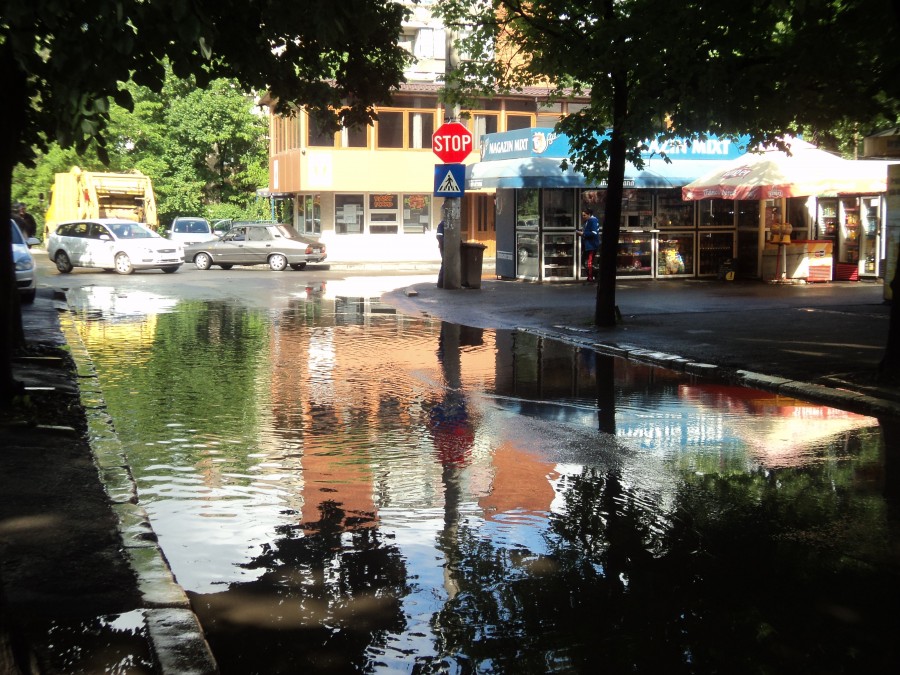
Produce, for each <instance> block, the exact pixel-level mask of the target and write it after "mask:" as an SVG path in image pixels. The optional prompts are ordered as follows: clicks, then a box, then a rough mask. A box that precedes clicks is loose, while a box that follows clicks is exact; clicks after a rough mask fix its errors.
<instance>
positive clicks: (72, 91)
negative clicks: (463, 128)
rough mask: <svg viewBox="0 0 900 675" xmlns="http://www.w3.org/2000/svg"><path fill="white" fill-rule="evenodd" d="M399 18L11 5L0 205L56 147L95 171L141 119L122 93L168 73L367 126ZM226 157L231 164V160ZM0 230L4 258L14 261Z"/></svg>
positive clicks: (152, 5)
mask: <svg viewBox="0 0 900 675" xmlns="http://www.w3.org/2000/svg"><path fill="white" fill-rule="evenodd" d="M404 12H405V10H404V8H403V7H402V6H401V5H399V4H397V3H394V2H390V0H342V1H341V2H320V1H318V0H4V3H3V11H2V13H0V88H2V91H3V92H4V96H5V100H6V101H8V102H12V103H11V104H8V105H7V106H6V108H5V113H6V122H5V124H4V125H3V128H2V130H0V204H7V205H8V204H9V203H10V195H11V180H12V172H13V167H14V166H16V165H17V164H19V163H25V164H31V163H33V161H34V158H35V156H36V153H38V152H41V151H44V150H46V149H47V147H48V144H49V143H50V142H52V141H58V142H59V143H60V144H61V146H62V147H66V148H67V147H74V148H75V150H76V151H78V152H79V153H81V152H82V151H84V150H85V149H86V148H88V147H89V146H91V145H92V144H93V145H94V146H95V147H96V149H97V153H98V156H99V158H100V159H101V160H103V161H107V159H108V158H109V156H110V154H111V153H110V150H111V148H109V147H108V144H107V143H106V138H105V135H104V132H105V130H106V128H107V127H108V125H109V122H110V116H111V105H112V103H113V102H115V103H117V104H118V105H120V106H121V107H122V108H124V109H125V110H128V111H133V110H134V108H135V101H134V98H133V96H132V94H131V91H130V90H129V89H128V88H127V87H124V86H123V83H127V82H133V83H134V84H136V85H139V86H143V87H147V88H148V89H150V90H151V91H154V92H159V91H162V89H163V86H164V83H165V72H166V71H165V66H164V62H165V61H167V62H168V63H170V64H171V67H172V70H173V72H174V73H175V74H176V75H177V76H178V77H180V78H183V79H187V78H188V77H193V78H195V80H196V84H197V86H198V87H200V88H203V87H205V86H206V85H207V84H209V83H210V82H211V81H213V80H215V79H217V78H233V79H234V80H236V81H237V82H239V83H240V85H241V87H242V88H243V89H244V90H246V91H248V92H253V91H267V92H268V93H269V94H270V95H271V96H272V98H273V100H274V101H275V108H276V111H277V112H279V113H290V112H291V111H292V110H294V109H295V107H296V106H307V107H308V108H310V109H311V110H312V111H314V112H320V113H322V116H324V117H326V118H327V119H328V120H329V121H330V123H331V124H332V125H333V126H335V127H336V126H337V125H338V124H339V122H340V121H346V122H347V123H348V124H350V123H359V122H366V121H369V120H371V119H372V117H373V115H374V108H373V106H374V104H377V103H382V102H385V101H388V100H389V99H390V94H391V91H392V89H393V88H394V87H396V86H397V84H398V83H399V82H400V81H401V80H402V79H403V67H404V65H405V63H406V60H407V54H406V52H405V51H404V50H403V49H402V48H401V47H400V46H399V45H398V44H397V43H398V37H399V34H400V29H401V20H402V17H403V15H404ZM222 149H223V150H225V151H226V152H225V154H224V155H223V158H227V157H228V154H229V153H232V152H236V151H237V150H236V149H235V148H222ZM9 250H10V241H9V232H8V228H0V251H9ZM14 289H15V283H14V276H13V269H12V256H11V254H7V253H3V255H2V256H0V316H2V321H0V323H2V325H3V330H2V331H0V360H2V362H0V399H2V400H4V401H5V400H8V399H9V398H10V394H11V392H12V390H13V382H12V369H11V363H10V353H11V350H12V347H13V345H14V344H15V343H16V341H17V336H20V334H21V315H20V312H19V308H18V297H17V295H16V294H15V292H14Z"/></svg>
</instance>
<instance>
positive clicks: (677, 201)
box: [656, 188, 694, 229]
mask: <svg viewBox="0 0 900 675" xmlns="http://www.w3.org/2000/svg"><path fill="white" fill-rule="evenodd" d="M656 226H657V227H662V228H680V229H685V228H689V229H693V227H694V202H686V201H683V200H682V199H681V188H675V189H673V190H660V191H659V193H658V195H657V198H656Z"/></svg>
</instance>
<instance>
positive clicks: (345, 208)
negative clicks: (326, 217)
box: [334, 195, 365, 234]
mask: <svg viewBox="0 0 900 675" xmlns="http://www.w3.org/2000/svg"><path fill="white" fill-rule="evenodd" d="M364 216H365V200H364V198H363V195H335V196H334V231H335V232H336V233H337V234H362V231H363V222H364Z"/></svg>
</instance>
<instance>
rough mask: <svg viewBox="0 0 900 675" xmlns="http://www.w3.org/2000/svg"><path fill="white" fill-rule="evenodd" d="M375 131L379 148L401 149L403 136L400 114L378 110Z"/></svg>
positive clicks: (401, 115) (401, 116) (401, 114)
mask: <svg viewBox="0 0 900 675" xmlns="http://www.w3.org/2000/svg"><path fill="white" fill-rule="evenodd" d="M376 129H377V131H378V147H379V148H402V147H403V136H404V135H403V113H402V112H392V111H387V110H379V111H378V122H377V125H376Z"/></svg>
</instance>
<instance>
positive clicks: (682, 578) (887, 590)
mask: <svg viewBox="0 0 900 675" xmlns="http://www.w3.org/2000/svg"><path fill="white" fill-rule="evenodd" d="M848 473H852V471H849V472H848ZM837 478H840V479H841V480H839V481H838V483H837V486H836V485H835V483H834V481H835V480H836V479H837ZM845 479H846V480H845ZM568 481H569V482H568V485H567V486H566V492H565V510H564V512H563V513H561V514H558V515H554V516H553V518H552V525H551V533H550V534H549V535H548V537H547V544H548V547H549V548H548V552H547V554H546V555H540V554H535V553H533V552H531V551H529V550H526V549H524V548H519V549H516V548H501V547H498V546H495V545H494V544H493V543H492V542H491V541H489V540H486V539H485V538H484V537H483V536H482V535H481V534H480V532H479V530H478V529H477V528H469V527H465V526H462V525H461V526H460V527H459V529H458V533H457V535H458V536H457V544H456V551H455V552H456V556H457V559H456V561H455V571H456V573H455V582H456V586H457V589H458V590H457V593H456V594H455V596H453V597H452V598H451V599H450V600H449V601H448V602H447V603H446V604H445V606H444V607H443V608H442V610H441V611H440V612H439V613H438V614H436V615H435V617H434V619H433V627H434V631H435V635H436V636H437V647H438V650H439V652H440V653H441V654H443V655H444V658H445V660H447V661H451V660H453V661H456V663H457V665H458V667H460V668H461V669H463V670H466V671H478V670H484V669H490V670H491V671H493V672H516V673H525V672H535V673H538V672H539V673H544V672H550V671H558V672H605V673H620V672H632V673H634V672H640V673H801V672H802V673H862V672H866V673H875V672H887V671H888V670H892V668H891V666H895V665H897V663H900V661H898V657H900V654H898V652H897V650H896V647H895V643H896V640H895V638H896V634H897V629H898V628H900V620H898V618H897V615H896V612H895V611H894V608H895V607H896V603H897V601H898V600H900V582H898V575H897V564H896V560H895V558H893V557H892V555H893V554H892V553H891V551H890V550H889V545H888V542H889V541H890V540H889V539H888V538H887V537H886V536H884V535H885V532H884V530H885V527H888V525H886V524H885V520H884V506H883V502H881V501H880V499H879V498H875V499H874V500H873V499H871V498H870V496H868V495H860V494H859V493H858V492H857V491H854V490H849V489H841V488H840V487H839V486H840V485H841V484H843V485H847V486H848V487H849V478H848V477H847V476H840V477H838V476H836V475H835V472H834V471H824V470H820V469H818V468H816V469H805V470H789V471H781V472H764V471H759V472H756V473H753V474H749V475H748V474H734V475H727V476H726V475H716V476H699V475H693V474H687V475H686V479H685V481H684V482H683V483H682V484H680V485H679V486H678V487H677V489H676V491H675V495H674V498H673V501H672V505H671V507H670V509H669V510H668V511H667V512H663V511H661V510H660V508H659V506H658V504H654V503H651V502H648V501H645V500H648V499H653V497H652V496H647V495H644V496H642V497H641V500H637V499H635V498H634V496H633V495H630V494H629V492H628V490H627V489H625V488H623V484H622V482H621V480H620V478H619V476H618V475H617V474H615V473H608V474H606V475H599V474H597V473H596V472H593V471H590V470H585V471H584V472H583V473H582V474H581V475H579V476H571V477H569V478H568Z"/></svg>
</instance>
